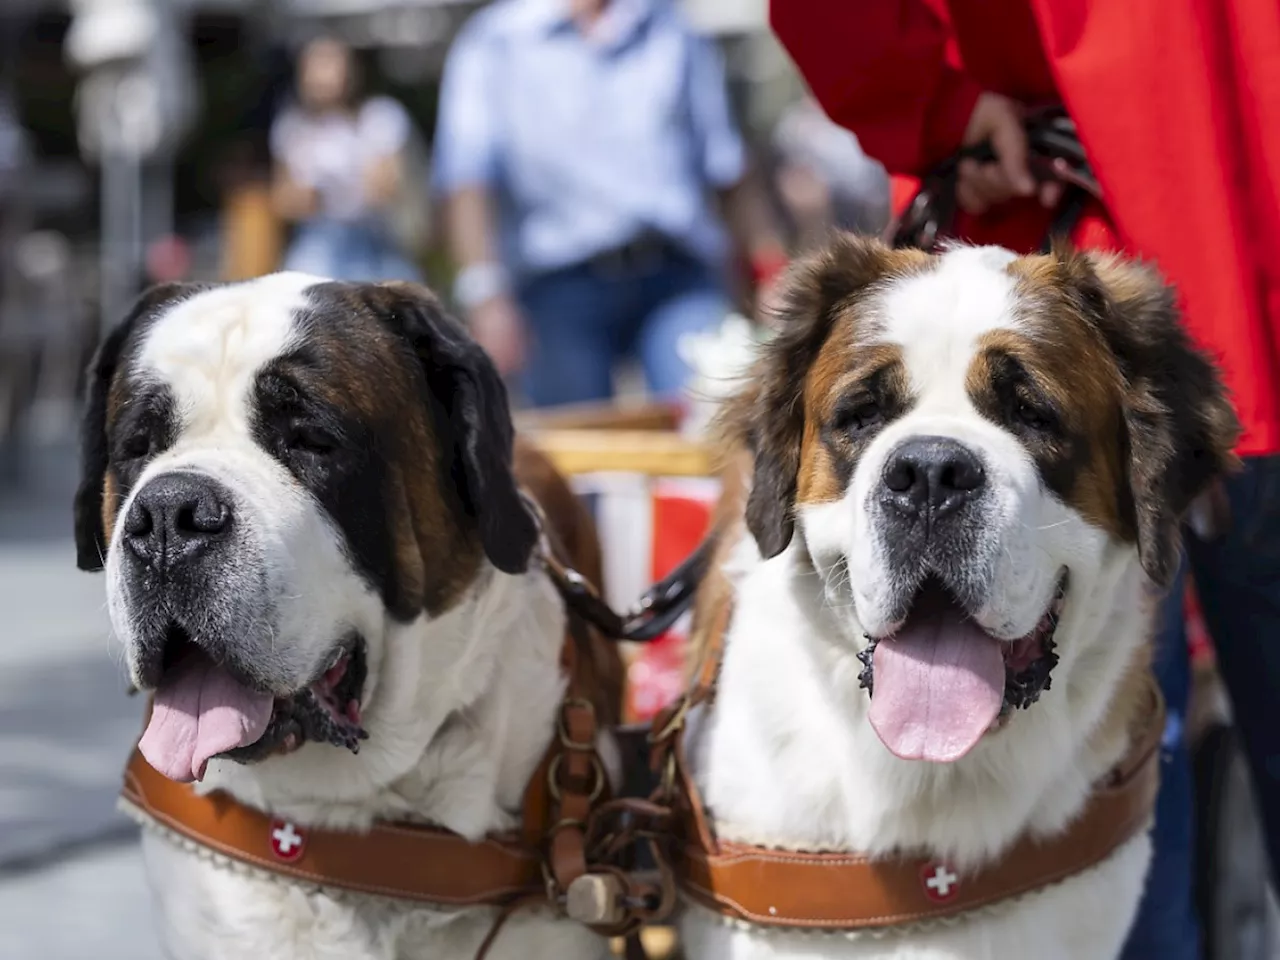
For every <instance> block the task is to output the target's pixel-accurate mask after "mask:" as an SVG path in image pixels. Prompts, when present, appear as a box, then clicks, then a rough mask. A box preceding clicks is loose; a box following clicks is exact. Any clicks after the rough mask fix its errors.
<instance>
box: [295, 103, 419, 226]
mask: <svg viewBox="0 0 1280 960" xmlns="http://www.w3.org/2000/svg"><path fill="white" fill-rule="evenodd" d="M410 130H411V124H410V120H409V115H408V113H406V112H405V109H404V107H402V106H400V104H398V103H396V101H394V100H392V99H390V98H389V97H372V98H370V99H369V100H366V101H365V102H364V104H363V105H362V106H361V107H360V108H359V109H358V110H357V111H356V112H355V113H354V114H350V113H338V112H333V113H326V114H319V115H317V114H312V113H308V112H306V111H304V110H302V109H301V108H298V107H289V108H287V109H285V110H284V111H283V112H282V113H281V114H280V115H279V116H278V117H277V118H276V121H275V123H273V124H272V127H271V154H272V156H273V157H274V158H275V160H276V162H277V163H280V164H281V165H282V166H283V167H284V168H285V170H286V171H287V172H288V174H289V176H290V177H292V178H293V179H294V180H295V181H296V182H298V183H300V184H302V185H303V186H307V187H311V188H313V189H314V190H316V191H317V192H318V193H319V195H320V216H321V217H323V218H325V219H329V220H345V221H349V220H358V219H360V218H361V217H364V216H366V215H368V214H369V213H370V212H371V211H370V209H369V206H368V204H367V203H366V201H365V195H364V174H365V171H366V170H367V169H368V168H369V165H370V164H372V163H373V162H375V161H377V160H381V159H384V158H386V157H391V156H395V155H396V154H397V153H399V152H400V151H401V150H403V149H404V148H405V145H406V144H407V143H408V141H409V135H410Z"/></svg>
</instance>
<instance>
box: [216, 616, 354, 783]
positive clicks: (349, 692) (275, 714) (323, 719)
mask: <svg viewBox="0 0 1280 960" xmlns="http://www.w3.org/2000/svg"><path fill="white" fill-rule="evenodd" d="M335 649H337V650H342V651H344V652H349V653H350V656H351V662H350V663H349V664H348V666H347V672H346V674H345V675H344V676H343V678H342V681H341V682H340V683H339V685H338V687H337V689H336V690H335V693H336V694H337V699H338V700H339V702H341V703H346V702H347V701H349V700H356V701H360V700H362V699H363V694H364V683H365V679H366V678H367V676H368V661H367V645H366V643H365V640H364V638H363V637H360V636H357V635H353V636H351V637H349V638H348V639H347V640H346V641H344V642H343V643H342V644H340V645H339V646H338V647H337V648H335ZM321 675H323V671H321ZM316 679H317V680H318V679H319V677H317V678H316ZM312 683H315V680H313V681H312ZM367 739H369V734H368V733H367V732H366V731H365V729H364V728H363V727H361V726H359V725H358V724H355V723H351V722H350V721H347V720H335V719H334V717H333V714H332V713H330V711H329V710H328V709H327V708H326V707H325V706H324V704H322V703H321V702H320V700H319V698H318V697H317V696H316V693H315V691H314V690H312V689H311V684H308V685H306V686H304V687H303V688H302V689H300V690H298V691H296V692H295V693H292V694H290V695H289V696H287V697H277V698H276V702H275V708H274V709H273V710H272V714H271V721H270V723H268V724H267V729H266V730H265V731H264V732H263V734H262V736H261V737H259V738H258V739H257V740H255V741H254V742H253V743H250V744H246V745H245V746H243V747H237V748H235V749H234V750H228V751H227V752H225V753H222V754H219V755H218V756H220V757H226V758H227V759H229V760H235V761H236V762H237V763H256V762H257V761H259V760H265V759H266V758H267V757H270V756H272V755H274V754H275V753H277V752H278V751H280V750H281V749H282V748H285V747H286V746H287V747H288V749H290V750H293V749H296V748H297V747H300V746H301V745H302V744H304V743H328V744H332V745H333V746H335V747H346V748H347V749H348V750H350V751H351V752H352V753H359V752H360V741H361V740H367Z"/></svg>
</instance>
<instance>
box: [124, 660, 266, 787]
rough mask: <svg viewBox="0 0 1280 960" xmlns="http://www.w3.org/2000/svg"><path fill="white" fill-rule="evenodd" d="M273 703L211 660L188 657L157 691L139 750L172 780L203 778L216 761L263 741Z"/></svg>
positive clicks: (148, 761) (152, 764)
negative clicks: (225, 753)
mask: <svg viewBox="0 0 1280 960" xmlns="http://www.w3.org/2000/svg"><path fill="white" fill-rule="evenodd" d="M272 704H273V698H272V696H271V694H269V693H258V692H256V691H254V690H250V689H249V688H248V687H246V686H245V685H244V684H242V683H239V682H237V681H236V680H235V679H234V678H233V677H232V676H231V674H229V673H227V671H226V670H224V669H223V668H222V667H219V666H217V665H216V664H214V663H213V662H212V661H211V660H209V659H207V658H205V657H199V656H192V657H187V658H186V660H185V661H183V662H182V663H180V664H179V665H178V666H177V667H176V668H174V669H173V670H172V671H170V674H169V676H167V677H165V679H164V682H163V683H162V684H161V685H160V688H159V689H158V690H156V693H155V698H154V700H153V702H152V706H151V720H150V721H149V722H148V723H147V729H146V731H145V732H144V733H143V734H142V739H141V740H139V741H138V749H139V750H141V751H142V755H143V756H144V757H146V758H147V763H149V764H151V766H153V767H155V768H156V769H157V770H158V771H160V772H161V773H163V774H164V775H165V776H166V777H168V778H169V779H170V780H179V781H182V782H184V783H185V782H187V781H190V780H199V779H201V778H202V777H203V776H204V768H205V764H207V763H208V762H209V758H210V757H212V756H215V755H216V754H219V753H222V752H223V751H225V750H232V749H235V748H236V747H242V746H245V745H247V744H250V743H254V742H255V741H257V740H258V739H259V738H261V737H262V734H263V733H264V732H265V731H266V729H267V724H268V723H269V722H270V721H271V707H272Z"/></svg>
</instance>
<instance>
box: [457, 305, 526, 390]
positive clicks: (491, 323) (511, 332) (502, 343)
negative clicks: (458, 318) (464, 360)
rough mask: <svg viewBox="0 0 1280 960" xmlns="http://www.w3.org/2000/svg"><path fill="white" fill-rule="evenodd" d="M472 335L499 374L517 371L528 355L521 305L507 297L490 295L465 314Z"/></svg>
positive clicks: (504, 374) (507, 374)
mask: <svg viewBox="0 0 1280 960" xmlns="http://www.w3.org/2000/svg"><path fill="white" fill-rule="evenodd" d="M467 321H468V325H469V326H470V328H471V336H473V337H474V338H475V339H476V342H477V343H479V344H480V346H482V347H484V349H485V351H486V352H487V353H488V354H489V357H490V358H491V359H492V360H493V363H494V366H496V367H497V368H498V373H500V374H502V376H504V377H506V376H509V375H511V374H513V373H515V372H517V371H518V370H520V369H521V368H522V367H523V366H524V363H525V358H526V356H527V355H528V332H527V330H526V328H525V322H524V317H523V316H521V314H520V308H519V307H517V306H516V305H515V302H514V301H512V299H511V298H510V297H507V296H497V297H490V298H489V299H488V300H485V301H483V302H482V303H478V304H476V305H475V306H474V307H472V308H471V310H470V311H469V313H468V315H467Z"/></svg>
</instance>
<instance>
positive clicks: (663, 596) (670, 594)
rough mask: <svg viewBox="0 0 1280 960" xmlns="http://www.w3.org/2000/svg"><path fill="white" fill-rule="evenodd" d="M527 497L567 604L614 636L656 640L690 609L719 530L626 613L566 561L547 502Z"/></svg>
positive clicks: (547, 564)
mask: <svg viewBox="0 0 1280 960" xmlns="http://www.w3.org/2000/svg"><path fill="white" fill-rule="evenodd" d="M521 498H522V499H523V500H524V503H525V506H526V507H527V508H528V510H529V512H530V514H532V515H533V519H534V522H535V523H536V524H537V525H538V530H539V538H538V540H539V542H538V549H537V552H536V557H537V559H538V561H539V562H540V563H541V564H542V566H543V569H545V570H546V571H547V574H548V575H549V576H550V577H551V581H552V582H553V583H554V584H555V585H556V590H557V591H559V593H560V596H561V598H562V599H563V600H564V602H565V606H566V607H568V608H569V610H571V611H572V612H573V613H576V614H577V615H578V616H579V617H581V618H582V619H583V620H585V621H586V622H587V623H589V624H591V625H592V626H593V627H595V628H596V629H597V630H599V631H600V632H601V633H603V634H604V635H605V636H606V637H608V638H610V639H611V640H625V641H627V642H630V643H648V642H649V641H650V640H656V639H657V638H658V637H660V636H662V635H663V634H664V633H666V632H667V630H668V629H670V627H671V625H672V624H673V623H675V622H676V621H677V620H679V619H680V615H681V614H683V613H684V612H685V611H686V610H688V609H689V605H690V604H691V603H692V602H693V595H694V593H696V592H697V589H698V584H699V583H700V582H701V581H702V576H703V574H704V573H706V571H707V567H708V565H709V564H710V562H711V554H712V553H713V552H714V550H715V536H714V534H710V535H708V536H707V537H706V538H704V539H703V541H702V542H701V543H700V544H698V546H697V548H696V549H695V550H694V551H693V553H691V554H689V556H687V557H685V558H684V560H682V561H681V563H680V565H679V566H678V567H676V568H675V569H674V570H672V571H671V572H670V573H669V574H667V575H666V576H665V577H663V578H662V579H661V580H659V581H658V582H657V583H655V584H654V585H653V586H652V587H650V588H649V589H648V590H646V591H645V592H644V594H643V595H641V597H640V600H639V601H638V602H637V603H636V604H635V606H633V607H631V609H629V610H627V611H626V612H625V613H618V612H617V611H616V610H614V609H613V608H612V607H611V606H609V604H608V602H606V601H605V599H604V597H602V596H601V595H600V591H599V590H598V589H597V588H596V586H595V584H593V583H591V581H589V580H588V579H587V578H586V577H584V576H583V575H582V574H581V573H579V572H578V571H577V570H575V569H573V567H571V566H569V565H568V564H566V563H564V562H563V561H561V560H560V559H559V558H558V557H557V556H556V552H555V550H553V549H552V547H551V543H550V541H549V540H548V538H547V518H546V516H545V515H544V514H543V512H542V507H541V506H540V505H539V504H538V502H537V501H536V500H534V499H533V497H531V496H530V495H529V494H528V493H526V492H524V491H521Z"/></svg>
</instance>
